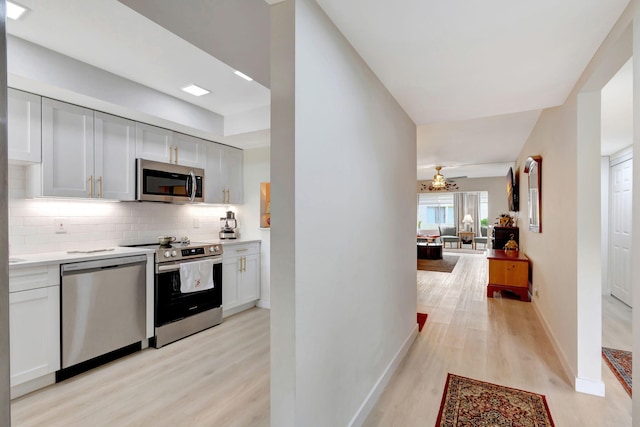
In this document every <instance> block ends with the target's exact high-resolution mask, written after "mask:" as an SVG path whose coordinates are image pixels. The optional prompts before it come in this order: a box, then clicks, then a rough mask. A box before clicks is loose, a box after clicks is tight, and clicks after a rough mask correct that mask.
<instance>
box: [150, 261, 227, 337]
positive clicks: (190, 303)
mask: <svg viewBox="0 0 640 427" xmlns="http://www.w3.org/2000/svg"><path fill="white" fill-rule="evenodd" d="M203 259H210V258H199V260H203ZM184 262H188V261H184ZM180 264H181V263H167V264H159V265H156V275H155V291H156V292H155V294H156V295H155V326H156V327H159V326H162V325H166V324H167V323H171V322H175V321H176V320H180V319H182V318H185V317H188V316H192V315H194V314H197V313H202V312H203V311H207V310H211V309H212V308H216V307H220V306H221V305H222V257H215V259H214V264H213V283H214V285H213V288H212V289H207V290H204V291H199V292H188V293H182V292H180Z"/></svg>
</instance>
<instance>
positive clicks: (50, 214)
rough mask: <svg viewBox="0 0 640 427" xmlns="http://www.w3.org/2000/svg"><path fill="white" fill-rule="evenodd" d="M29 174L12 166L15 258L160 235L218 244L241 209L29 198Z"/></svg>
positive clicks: (11, 222) (144, 240)
mask: <svg viewBox="0 0 640 427" xmlns="http://www.w3.org/2000/svg"><path fill="white" fill-rule="evenodd" d="M25 175H26V167H24V166H20V165H9V252H10V255H11V256H14V255H20V254H30V253H38V252H52V251H66V250H86V249H99V248H106V247H113V246H118V245H132V244H138V243H151V242H156V241H157V236H159V235H172V236H176V237H177V238H180V237H181V236H188V237H189V238H190V239H191V240H192V241H214V240H217V239H218V231H219V230H220V217H223V216H225V212H226V211H227V210H233V211H236V212H237V209H236V208H235V207H230V208H229V209H228V208H227V207H226V206H211V205H172V204H166V203H151V202H143V203H140V202H105V201H94V200H81V199H79V200H72V199H54V198H36V199H28V198H26V197H25V188H26V181H25V179H26V178H25ZM56 219H58V220H61V221H62V222H63V223H64V230H65V232H64V233H56V228H55V221H56ZM239 225H240V227H242V222H241V221H239ZM240 232H241V233H242V230H240Z"/></svg>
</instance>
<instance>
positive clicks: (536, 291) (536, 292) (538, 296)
mask: <svg viewBox="0 0 640 427" xmlns="http://www.w3.org/2000/svg"><path fill="white" fill-rule="evenodd" d="M535 294H536V298H540V295H538V289H537V288H536V290H535Z"/></svg>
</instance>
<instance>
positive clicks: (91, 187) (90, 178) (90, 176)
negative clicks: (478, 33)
mask: <svg viewBox="0 0 640 427" xmlns="http://www.w3.org/2000/svg"><path fill="white" fill-rule="evenodd" d="M89 197H93V175H89Z"/></svg>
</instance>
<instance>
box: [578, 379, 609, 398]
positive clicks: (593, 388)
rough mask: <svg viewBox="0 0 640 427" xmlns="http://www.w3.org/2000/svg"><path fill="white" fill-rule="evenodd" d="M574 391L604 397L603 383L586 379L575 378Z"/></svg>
mask: <svg viewBox="0 0 640 427" xmlns="http://www.w3.org/2000/svg"><path fill="white" fill-rule="evenodd" d="M576 391H579V392H580V393H586V394H592V395H594V396H602V397H604V382H603V381H594V380H589V379H586V378H576Z"/></svg>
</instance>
